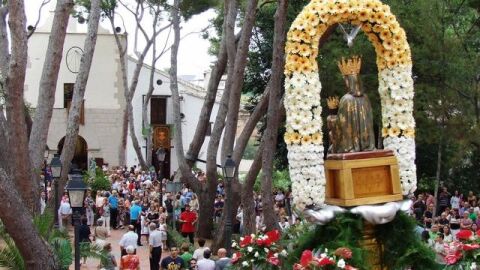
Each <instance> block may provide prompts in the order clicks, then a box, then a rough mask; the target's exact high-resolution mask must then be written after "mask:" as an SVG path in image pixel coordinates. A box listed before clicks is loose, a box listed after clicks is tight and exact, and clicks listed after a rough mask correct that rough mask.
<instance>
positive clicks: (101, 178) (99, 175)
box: [83, 168, 112, 198]
mask: <svg viewBox="0 0 480 270" xmlns="http://www.w3.org/2000/svg"><path fill="white" fill-rule="evenodd" d="M83 177H84V179H85V180H86V182H87V185H88V186H89V187H90V188H91V189H92V196H93V197H94V198H95V196H96V194H97V191H99V190H110V188H111V187H112V183H110V180H108V177H107V176H106V175H105V173H104V172H103V170H102V169H100V168H96V174H95V178H90V177H89V175H88V174H84V176H83Z"/></svg>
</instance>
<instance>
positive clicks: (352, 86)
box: [343, 75, 363, 97]
mask: <svg viewBox="0 0 480 270" xmlns="http://www.w3.org/2000/svg"><path fill="white" fill-rule="evenodd" d="M343 78H344V80H345V85H346V86H347V91H348V92H349V93H350V94H351V95H353V96H356V97H359V96H362V95H363V89H362V83H361V81H360V78H359V76H358V75H347V76H344V77H343Z"/></svg>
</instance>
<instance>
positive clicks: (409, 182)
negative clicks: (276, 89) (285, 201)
mask: <svg viewBox="0 0 480 270" xmlns="http://www.w3.org/2000/svg"><path fill="white" fill-rule="evenodd" d="M343 22H348V23H351V24H353V25H361V29H362V30H363V31H364V33H365V34H366V35H367V36H368V39H369V40H370V41H371V42H372V44H373V46H374V47H375V51H376V53H377V66H378V80H379V89H378V91H379V93H380V97H381V106H382V124H383V129H382V135H383V137H384V146H385V148H386V149H392V150H394V153H395V154H396V156H397V158H398V161H399V168H400V179H401V183H402V188H403V194H404V195H408V194H410V193H413V191H415V189H416V166H415V138H414V137H415V120H414V118H413V97H414V89H413V80H412V71H411V70H412V60H411V53H410V47H409V45H408V42H407V37H406V34H405V31H404V30H403V29H402V28H401V27H400V25H399V23H398V22H397V20H396V18H395V16H394V15H393V14H392V13H391V12H390V7H389V6H388V5H385V4H383V3H382V2H380V1H379V0H312V1H311V2H310V3H309V4H308V5H307V6H305V8H304V9H303V11H302V12H301V13H300V14H299V15H298V17H297V18H296V20H295V21H294V22H293V24H292V26H291V28H290V31H289V32H288V36H287V44H286V64H285V75H286V80H285V102H284V105H285V108H286V111H287V122H286V129H287V132H286V133H285V142H286V143H287V147H288V160H289V167H290V177H291V179H292V189H293V198H294V204H295V205H296V207H297V208H299V209H304V208H305V206H307V205H311V204H315V205H323V204H324V200H325V172H324V167H323V163H324V159H323V157H324V146H323V134H322V125H323V123H322V118H321V111H322V107H321V105H320V91H321V82H320V79H319V73H318V64H317V60H316V59H317V56H318V51H319V48H318V46H319V42H320V38H321V37H322V35H323V33H324V32H325V31H326V29H327V28H328V27H329V26H331V25H334V24H336V23H343Z"/></svg>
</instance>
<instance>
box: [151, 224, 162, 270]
mask: <svg viewBox="0 0 480 270" xmlns="http://www.w3.org/2000/svg"><path fill="white" fill-rule="evenodd" d="M149 228H150V236H149V238H148V249H149V250H150V270H159V269H160V258H162V235H161V232H160V231H159V230H157V225H156V224H155V223H153V222H152V223H150V226H149Z"/></svg>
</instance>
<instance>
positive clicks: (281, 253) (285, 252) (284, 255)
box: [280, 249, 288, 257]
mask: <svg viewBox="0 0 480 270" xmlns="http://www.w3.org/2000/svg"><path fill="white" fill-rule="evenodd" d="M280 255H282V256H283V257H287V255H288V252H287V251H286V250H285V249H284V250H282V252H280Z"/></svg>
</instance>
